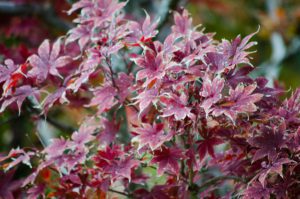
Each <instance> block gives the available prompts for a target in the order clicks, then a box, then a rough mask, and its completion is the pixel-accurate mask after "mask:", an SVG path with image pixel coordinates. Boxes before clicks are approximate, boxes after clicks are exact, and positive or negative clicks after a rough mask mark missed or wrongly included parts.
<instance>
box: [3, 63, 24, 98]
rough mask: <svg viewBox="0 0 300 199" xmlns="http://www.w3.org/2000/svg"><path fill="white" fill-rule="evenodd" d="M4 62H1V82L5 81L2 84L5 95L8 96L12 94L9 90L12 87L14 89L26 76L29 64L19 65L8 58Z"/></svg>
mask: <svg viewBox="0 0 300 199" xmlns="http://www.w3.org/2000/svg"><path fill="white" fill-rule="evenodd" d="M4 64H5V65H1V64H0V83H2V82H4V84H3V86H2V88H3V96H7V95H9V94H10V93H9V92H8V91H9V90H10V89H13V91H14V89H15V87H16V86H17V84H18V83H19V82H20V80H23V78H24V77H26V75H25V72H26V69H27V64H21V65H17V64H15V63H14V61H13V60H11V59H6V60H5V61H4Z"/></svg>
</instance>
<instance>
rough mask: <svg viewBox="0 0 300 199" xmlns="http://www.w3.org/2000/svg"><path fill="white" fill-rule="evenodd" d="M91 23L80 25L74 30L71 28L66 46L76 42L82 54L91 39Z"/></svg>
mask: <svg viewBox="0 0 300 199" xmlns="http://www.w3.org/2000/svg"><path fill="white" fill-rule="evenodd" d="M92 27H93V24H92V23H88V24H80V25H78V26H77V27H75V28H72V29H71V30H70V31H69V32H68V37H67V39H66V44H69V43H72V42H74V41H78V45H79V48H80V50H81V52H83V50H84V48H85V47H86V46H87V45H88V44H89V42H90V38H91V29H92Z"/></svg>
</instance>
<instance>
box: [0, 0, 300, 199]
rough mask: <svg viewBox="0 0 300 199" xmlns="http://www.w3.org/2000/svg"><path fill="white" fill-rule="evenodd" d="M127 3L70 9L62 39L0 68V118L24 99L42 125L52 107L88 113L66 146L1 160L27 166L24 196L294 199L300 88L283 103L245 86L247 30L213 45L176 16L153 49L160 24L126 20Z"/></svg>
mask: <svg viewBox="0 0 300 199" xmlns="http://www.w3.org/2000/svg"><path fill="white" fill-rule="evenodd" d="M125 5H126V3H124V2H123V3H119V2H117V1H116V0H80V1H78V2H76V3H74V4H73V6H72V8H71V9H70V10H69V11H68V14H72V13H74V12H78V13H80V14H79V15H78V17H77V18H76V19H75V20H74V23H75V24H76V26H74V28H72V29H71V30H70V31H69V32H68V33H67V35H66V36H63V37H60V38H58V39H57V40H56V41H54V42H51V41H49V40H48V39H46V40H44V41H43V42H42V44H41V45H40V46H39V48H38V51H37V53H36V54H33V55H30V56H29V57H28V59H27V60H26V61H25V62H24V63H23V64H15V63H14V61H13V60H11V59H6V60H5V61H4V63H3V65H1V69H0V83H1V85H2V97H1V111H2V112H3V111H4V110H6V109H15V108H17V109H18V111H19V114H21V113H22V111H23V110H22V107H23V106H22V104H23V103H25V102H26V103H27V109H30V110H31V111H32V112H34V113H36V115H38V117H44V118H45V119H47V113H48V111H49V110H51V108H52V107H53V106H54V105H55V106H56V105H59V106H80V107H83V108H85V109H87V111H88V112H89V115H88V116H87V117H86V118H85V120H84V121H82V123H81V124H80V127H79V128H78V130H75V131H74V132H73V133H72V135H71V136H70V137H69V138H55V139H53V140H52V142H51V144H50V145H48V146H45V148H44V149H43V150H38V149H35V148H23V149H20V148H16V149H12V150H11V152H10V153H9V154H8V155H7V156H5V157H1V158H0V161H1V162H2V168H3V169H4V170H5V171H6V172H7V174H9V175H7V176H11V175H13V172H14V168H15V167H16V166H17V165H19V164H20V163H24V164H26V165H28V166H29V167H31V168H32V172H31V174H30V175H29V176H27V177H26V178H25V179H24V180H22V181H21V183H19V182H18V183H17V184H20V186H22V187H24V189H26V190H27V198H38V197H42V198H70V197H73V198H105V197H108V196H111V194H112V195H113V196H114V197H129V198H216V197H221V196H224V197H226V198H231V197H237V198H238V197H242V198H259V199H260V198H270V197H271V198H296V197H297V196H298V195H300V183H299V178H300V176H299V172H300V170H299V169H300V156H299V152H300V128H299V125H300V115H299V109H300V90H296V91H295V92H294V93H293V94H292V96H291V97H290V98H288V99H285V100H281V99H280V96H281V94H282V93H283V92H284V91H283V90H282V89H280V88H277V87H276V86H275V88H273V87H272V88H271V87H268V86H267V85H268V81H267V80H266V79H265V78H264V77H258V78H255V79H254V78H251V76H250V73H251V72H252V71H253V70H254V67H253V66H252V65H251V63H250V60H249V59H250V58H249V54H250V53H252V52H253V50H252V51H251V50H250V48H251V47H253V46H254V45H255V44H256V43H255V42H252V41H250V40H251V38H252V37H253V36H254V34H255V33H253V34H250V35H248V36H246V37H244V38H241V37H240V36H238V37H236V38H235V39H233V40H232V41H228V40H225V39H223V40H221V41H218V40H215V39H214V38H213V36H214V34H212V33H205V32H204V30H203V29H201V27H193V25H192V19H191V18H190V16H189V13H188V12H187V11H186V10H181V11H180V12H174V25H173V26H172V28H171V32H170V34H169V35H168V36H167V37H166V39H165V40H164V41H163V42H160V41H158V40H156V38H155V37H156V35H157V34H158V30H157V26H158V21H153V20H151V18H150V16H149V15H148V14H147V13H145V15H146V18H145V20H144V21H143V22H136V21H133V20H130V19H127V18H126V17H125V16H124V14H123V13H122V9H123V7H124V6H125ZM120 68H125V69H126V70H125V71H122V70H121V69H120ZM49 88H51V89H49ZM51 91H52V92H51ZM15 105H17V107H15ZM122 113H125V114H122ZM33 119H34V118H33ZM152 170H153V171H154V172H153V171H152ZM3 175H4V174H3ZM153 178H155V179H159V181H160V182H159V183H158V184H159V185H157V184H155V185H153V182H152V181H153ZM7 182H8V183H9V178H7ZM7 186H8V185H7ZM9 186H14V185H12V184H10V185H9ZM224 187H225V188H224ZM224 190H225V191H224ZM0 194H1V196H2V197H3V198H12V197H13V196H12V195H11V192H10V191H9V189H5V190H4V189H2V190H0Z"/></svg>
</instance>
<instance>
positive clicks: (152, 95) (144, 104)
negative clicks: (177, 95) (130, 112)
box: [134, 87, 158, 113]
mask: <svg viewBox="0 0 300 199" xmlns="http://www.w3.org/2000/svg"><path fill="white" fill-rule="evenodd" d="M157 98H158V90H157V88H155V87H154V88H151V89H145V90H144V91H143V92H141V93H139V94H138V95H137V96H136V97H135V98H134V99H135V100H136V103H139V108H140V113H142V112H143V111H144V110H146V109H147V108H148V107H149V106H150V105H151V104H152V103H154V102H155V100H156V99H157Z"/></svg>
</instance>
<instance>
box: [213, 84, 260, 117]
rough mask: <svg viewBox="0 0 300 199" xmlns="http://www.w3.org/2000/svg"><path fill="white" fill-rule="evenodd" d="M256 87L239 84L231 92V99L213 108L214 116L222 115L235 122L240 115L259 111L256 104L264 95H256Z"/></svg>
mask: <svg viewBox="0 0 300 199" xmlns="http://www.w3.org/2000/svg"><path fill="white" fill-rule="evenodd" d="M255 89H256V85H249V86H246V87H245V86H243V85H242V84H239V85H238V86H237V87H236V88H235V89H234V90H233V89H230V90H229V97H228V98H227V99H226V101H225V102H223V103H220V104H219V105H216V107H214V108H212V110H213V111H212V115H214V116H216V117H218V116H220V115H222V114H224V115H226V116H227V117H229V118H230V119H231V120H232V121H233V122H235V119H236V117H237V115H238V114H239V113H252V112H255V111H256V110H257V106H256V105H255V104H254V103H256V102H258V101H259V100H260V99H261V98H262V97H263V94H260V93H254V94H253V91H254V90H255Z"/></svg>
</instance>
